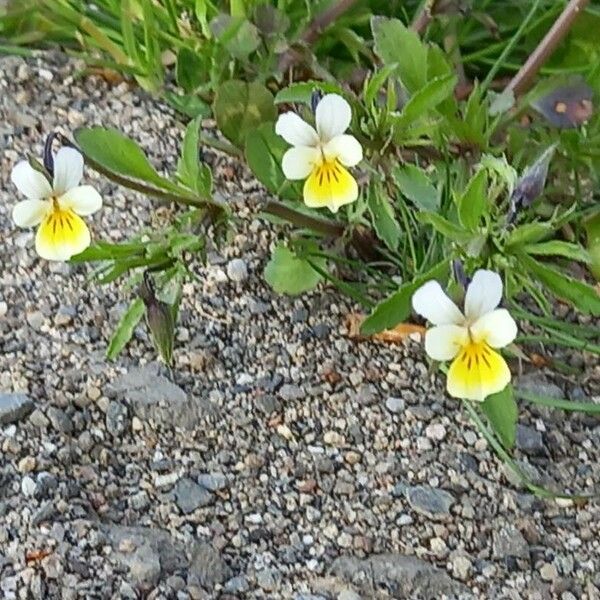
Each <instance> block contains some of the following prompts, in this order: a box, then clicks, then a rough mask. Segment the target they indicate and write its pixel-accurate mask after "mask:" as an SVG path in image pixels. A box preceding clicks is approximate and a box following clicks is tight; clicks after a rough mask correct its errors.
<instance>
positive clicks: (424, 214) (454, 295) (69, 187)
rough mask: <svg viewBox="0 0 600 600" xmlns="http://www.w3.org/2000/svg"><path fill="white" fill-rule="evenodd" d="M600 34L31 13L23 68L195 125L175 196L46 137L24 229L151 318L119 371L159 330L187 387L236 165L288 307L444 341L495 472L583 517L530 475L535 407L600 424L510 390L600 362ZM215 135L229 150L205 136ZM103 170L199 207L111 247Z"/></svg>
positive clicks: (283, 12)
mask: <svg viewBox="0 0 600 600" xmlns="http://www.w3.org/2000/svg"><path fill="white" fill-rule="evenodd" d="M0 14H1V13H0ZM598 24H600V6H598V5H597V4H595V3H593V2H584V1H581V0H580V1H574V0H572V1H570V2H555V1H546V2H544V1H542V0H534V1H528V2H508V3H506V2H502V3H500V2H482V3H476V4H475V3H473V5H469V4H468V3H461V2H456V3H454V2H445V1H438V2H436V1H435V0H425V1H424V2H386V3H384V2H378V1H372V2H352V1H348V0H346V1H343V0H340V1H337V2H336V1H333V2H331V1H329V2H314V3H313V2H306V3H304V2H292V1H285V0H281V1H279V2H259V1H250V0H247V1H243V0H240V1H238V2H234V1H233V0H232V1H231V2H217V1H214V2H209V1H208V0H207V1H201V0H196V1H191V0H189V1H188V0H181V1H177V0H168V1H167V0H164V1H160V2H158V1H157V2H151V1H150V0H128V1H123V2H119V1H114V0H102V1H98V2H94V3H87V2H76V1H75V0H28V1H26V2H14V3H9V4H8V8H7V9H5V13H4V14H1V16H0V36H1V48H2V49H3V50H4V51H6V52H16V53H24V54H27V53H30V52H35V51H37V49H38V48H42V49H43V48H49V47H59V48H60V49H61V50H62V51H64V52H66V53H69V54H73V55H75V56H78V57H80V58H82V59H83V60H84V61H85V62H86V64H87V65H88V66H87V68H88V69H89V70H93V71H95V72H99V73H102V74H103V75H104V76H106V77H119V78H120V77H123V78H131V79H132V80H134V81H135V82H136V83H137V85H139V86H141V87H142V88H144V89H145V90H147V91H149V92H151V93H153V94H156V95H158V96H160V97H161V98H163V99H164V101H165V102H168V103H169V104H170V105H172V106H173V107H174V108H175V109H176V110H178V111H179V112H180V114H181V118H182V120H183V121H185V122H186V123H187V128H186V132H185V137H184V139H183V140H182V145H181V154H180V158H179V162H178V165H177V170H176V172H175V173H172V174H168V175H165V174H160V173H158V172H157V171H156V170H155V168H154V167H153V166H152V165H151V164H150V162H149V161H148V159H147V158H146V157H145V155H144V153H143V151H142V150H141V149H140V148H139V147H138V146H137V144H136V143H135V142H134V141H133V140H130V139H128V138H126V137H125V136H123V135H122V134H121V133H120V132H118V131H115V130H110V129H105V128H101V127H94V128H82V129H79V130H76V131H73V132H65V133H57V132H46V133H47V134H48V138H47V143H46V151H45V153H44V156H43V157H29V158H28V159H27V161H26V162H22V163H19V164H18V165H16V166H15V169H14V171H13V182H14V183H15V185H16V187H17V188H19V190H20V191H21V192H22V193H23V195H24V196H25V197H26V200H23V201H22V202H20V203H18V204H16V205H15V209H14V213H13V217H14V221H15V223H16V225H18V226H21V227H34V226H39V228H38V230H37V234H36V249H37V251H38V254H40V256H41V257H42V258H44V259H49V260H71V261H74V262H90V263H93V265H94V270H93V277H94V278H95V280H96V281H98V282H100V283H102V284H108V283H111V282H113V281H115V280H117V279H120V278H124V279H125V280H126V283H127V289H129V290H130V291H131V293H132V295H133V296H134V299H133V300H132V301H131V304H130V306H129V308H128V310H127V311H126V312H125V314H124V315H123V317H122V319H121V322H120V324H119V326H118V328H117V330H116V331H115V334H114V336H113V338H112V339H111V341H110V343H109V345H108V355H109V357H111V358H114V357H115V356H117V355H118V353H119V352H120V351H121V350H122V349H123V347H124V346H125V344H126V343H127V342H128V340H129V338H130V337H131V335H132V333H133V331H134V328H135V327H136V325H137V323H138V322H139V321H140V320H141V319H142V318H144V316H145V317H146V320H147V322H148V326H149V328H150V330H151V332H152V335H153V339H154V341H155V344H156V348H157V351H158V352H159V353H160V355H161V356H162V358H163V360H164V361H165V362H166V363H167V364H171V361H172V356H173V335H174V330H175V327H176V319H177V310H178V303H179V297H180V295H181V287H182V285H183V284H184V283H185V282H186V281H187V280H189V279H193V278H194V277H195V276H194V274H193V272H192V271H191V270H190V269H189V262H190V257H194V258H197V257H200V258H202V256H203V255H204V252H205V251H206V249H207V247H209V246H210V245H211V244H220V243H226V242H227V236H228V234H229V233H230V232H231V230H232V228H234V227H235V219H236V216H235V215H234V214H232V211H231V209H230V207H229V206H228V205H227V202H226V200H225V201H223V200H222V199H220V198H218V197H216V196H215V195H214V194H213V189H212V175H211V172H210V169H209V167H208V166H207V165H206V164H204V163H203V161H202V153H201V149H202V147H203V146H211V147H214V148H217V149H218V150H221V151H224V152H227V153H229V154H231V155H232V156H234V157H237V158H238V159H239V160H240V161H244V162H245V163H246V165H247V166H248V168H249V169H250V170H251V171H252V173H253V174H254V176H255V177H256V178H257V179H258V180H259V181H260V182H261V183H262V184H263V185H264V187H265V188H266V190H268V192H269V194H270V195H269V197H268V199H266V200H265V202H264V205H263V207H262V216H263V217H264V218H265V219H269V220H271V221H273V222H275V223H277V224H280V225H281V232H282V233H281V240H280V243H279V244H277V245H276V246H275V247H274V248H273V251H272V256H271V259H270V260H269V262H268V264H267V265H266V268H265V278H266V280H267V282H268V283H269V284H270V285H271V286H272V287H273V289H274V290H275V291H276V292H279V293H286V294H301V293H303V292H305V291H308V290H310V289H313V288H315V287H316V286H318V285H319V284H322V283H328V284H331V285H333V286H336V287H337V288H338V289H339V290H340V292H341V293H344V294H347V295H349V296H350V297H351V298H353V299H354V300H355V301H356V302H357V303H358V304H359V305H361V306H362V307H363V310H364V311H365V313H366V315H367V316H366V318H364V320H362V321H361V323H360V333H361V335H363V336H365V337H368V336H373V335H376V334H380V332H383V331H388V332H389V331H391V332H393V331H396V332H398V331H399V329H398V328H399V327H400V328H401V327H402V326H403V325H406V324H407V322H409V323H412V324H414V323H415V322H416V319H417V318H419V317H420V318H422V319H424V320H425V322H426V323H427V327H428V329H427V331H426V333H425V334H424V340H425V350H426V352H427V354H428V355H429V357H430V358H431V360H432V367H439V368H440V369H441V370H442V371H443V372H444V373H445V374H446V378H447V390H448V393H449V394H450V395H451V396H453V397H456V398H457V402H459V401H460V402H462V404H463V406H464V407H465V410H466V411H467V412H468V413H469V415H470V416H471V418H472V419H473V421H474V422H475V423H476V425H477V426H478V427H479V429H480V430H481V432H482V433H483V435H484V436H485V437H486V439H487V440H488V442H489V443H490V444H491V445H492V447H493V448H494V449H495V450H496V452H497V453H498V454H499V455H500V456H501V458H502V459H503V460H505V461H506V462H507V463H508V464H509V465H510V466H511V467H512V468H513V469H514V470H515V471H516V472H517V473H518V475H519V476H520V477H521V478H522V479H523V480H524V481H525V483H526V484H527V485H528V486H529V488H530V489H531V490H532V491H534V492H535V493H538V494H541V495H549V496H555V495H558V496H563V495H566V496H569V494H567V493H566V492H565V493H563V492H560V491H558V492H557V491H550V490H546V489H544V488H541V487H538V486H536V485H535V484H533V483H532V482H531V481H529V479H528V478H527V475H526V474H525V473H523V472H522V471H521V470H520V469H519V467H518V466H517V464H516V463H515V462H514V461H513V460H512V459H511V456H510V449H511V448H512V446H513V445H514V441H515V427H516V422H517V418H518V407H517V402H516V400H517V399H520V400H522V401H526V402H533V403H539V404H544V405H548V406H551V407H554V408H556V409H559V410H566V411H582V412H587V413H598V412H600V407H599V406H598V405H597V404H594V403H582V402H580V403H576V402H571V401H567V400H557V399H551V398H546V397H541V396H536V395H533V394H531V393H528V392H526V391H524V390H519V389H518V388H515V389H513V386H512V384H511V379H512V377H511V373H514V372H515V371H516V370H518V369H520V368H521V365H522V364H523V363H524V362H525V363H526V362H531V361H535V360H540V357H542V359H543V360H544V361H546V362H547V363H549V364H551V365H552V366H553V368H555V369H557V370H559V371H566V372H572V369H573V368H572V367H571V366H570V365H567V364H564V363H561V362H560V360H558V359H555V358H553V348H558V347H566V348H573V349H576V350H578V351H580V352H586V353H590V354H591V355H594V356H598V355H599V354H600V329H599V328H598V326H597V323H598V321H597V318H598V317H599V316H600V293H599V287H598V278H599V277H600V206H599V204H598V199H597V192H596V189H597V184H598V173H599V171H598V168H599V162H598V161H599V159H600V119H599V118H598V115H597V112H596V111H595V110H594V99H595V98H596V96H597V94H598V92H600V70H599V67H598V65H599V64H600V61H599V60H598V59H599V57H598V52H599V50H598V47H597V44H596V43H595V40H594V31H595V29H596V28H597V27H598ZM83 75H84V73H82V76H83ZM208 117H210V118H212V119H214V121H215V122H216V125H217V128H218V131H219V135H218V136H216V135H211V134H208V133H206V131H205V130H204V129H203V128H202V120H203V119H205V118H208ZM156 135H157V136H159V135H160V133H159V132H156ZM59 147H60V149H58V148H59ZM55 151H56V153H55ZM83 159H85V162H86V164H87V166H88V167H89V168H91V169H95V170H97V171H98V172H100V173H102V174H103V175H105V176H106V177H108V178H109V179H112V180H113V181H115V182H117V183H119V184H120V185H122V186H124V187H126V188H130V189H132V190H136V191H139V192H142V193H145V194H148V195H149V196H152V197H153V198H156V199H157V201H159V202H168V203H173V204H176V205H179V207H180V209H181V210H180V211H178V212H177V213H176V216H175V217H174V219H173V222H172V224H171V226H170V227H169V228H167V229H165V230H160V231H146V230H144V231H139V232H135V234H134V236H133V237H132V239H131V240H129V241H128V242H127V243H122V244H113V243H108V242H104V241H102V240H101V239H99V240H94V241H93V242H91V240H90V235H89V231H88V229H87V227H86V225H85V222H84V221H83V220H82V218H81V217H85V216H86V215H88V214H91V213H92V212H93V211H95V210H97V209H99V208H100V205H101V200H100V199H99V198H98V197H97V193H96V192H95V191H94V190H93V189H91V188H90V187H89V186H78V184H79V180H80V179H81V175H82V168H83ZM557 306H560V307H561V317H560V318H559V317H558V316H557V313H556V307H557ZM562 307H565V308H564V310H562ZM569 492H570V493H572V492H573V491H572V490H569Z"/></svg>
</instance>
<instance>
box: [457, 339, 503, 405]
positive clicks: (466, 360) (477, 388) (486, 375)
mask: <svg viewBox="0 0 600 600" xmlns="http://www.w3.org/2000/svg"><path fill="white" fill-rule="evenodd" d="M509 382H510V369H509V368H508V365H507V364H506V361H505V360H504V359H503V358H502V356H500V354H498V352H495V351H494V350H492V349H491V348H490V347H489V346H488V345H487V344H478V343H470V344H468V345H467V346H464V347H463V349H462V350H461V351H460V353H459V354H458V356H457V357H456V358H455V359H454V360H453V361H452V364H451V365H450V369H449V370H448V380H447V389H448V393H449V394H450V395H451V396H454V397H455V398H464V399H466V400H477V401H479V402H483V401H484V400H485V399H486V398H487V396H490V395H491V394H495V393H497V392H500V391H502V390H503V389H504V388H505V387H506V386H507V385H508V383H509Z"/></svg>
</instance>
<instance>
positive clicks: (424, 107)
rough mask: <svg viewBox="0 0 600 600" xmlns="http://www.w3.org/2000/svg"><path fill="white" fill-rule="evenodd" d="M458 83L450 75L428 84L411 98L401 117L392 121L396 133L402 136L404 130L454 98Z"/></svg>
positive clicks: (437, 78) (454, 77)
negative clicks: (447, 100)
mask: <svg viewBox="0 0 600 600" xmlns="http://www.w3.org/2000/svg"><path fill="white" fill-rule="evenodd" d="M456 81H457V79H456V75H453V74H450V75H442V76H441V77H436V78H435V79H432V80H431V81H429V82H428V83H426V84H425V85H424V87H422V88H421V89H420V90H418V91H417V92H415V93H414V94H413V96H411V98H410V99H409V101H408V102H407V103H406V104H405V105H404V108H403V109H402V112H401V113H400V115H398V116H397V117H395V118H394V119H393V120H392V123H393V126H394V131H395V132H397V133H398V135H400V134H401V130H402V129H406V128H407V127H409V126H411V125H412V124H413V123H414V121H416V120H417V119H419V118H420V117H422V116H423V115H425V114H427V112H429V111H431V110H433V109H434V108H435V107H436V106H437V105H438V104H440V103H442V102H443V101H444V100H446V99H447V98H449V97H450V96H452V94H453V93H454V88H455V87H456Z"/></svg>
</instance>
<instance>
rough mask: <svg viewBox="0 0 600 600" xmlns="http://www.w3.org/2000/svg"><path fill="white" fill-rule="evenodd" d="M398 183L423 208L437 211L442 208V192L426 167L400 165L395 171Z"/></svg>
mask: <svg viewBox="0 0 600 600" xmlns="http://www.w3.org/2000/svg"><path fill="white" fill-rule="evenodd" d="M393 175H394V179H395V182H396V185H397V186H398V188H399V189H400V191H401V192H402V194H403V195H404V196H406V198H408V199H409V200H410V201H412V202H414V204H415V206H416V207H417V208H420V209H421V210H427V211H433V212H437V211H439V209H440V200H441V198H440V194H439V192H438V190H437V189H436V188H435V187H434V185H433V183H432V182H431V179H430V178H429V176H428V175H427V173H426V172H425V170H424V169H422V168H420V167H418V166H417V165H412V164H407V165H402V166H398V167H396V168H395V169H394V172H393Z"/></svg>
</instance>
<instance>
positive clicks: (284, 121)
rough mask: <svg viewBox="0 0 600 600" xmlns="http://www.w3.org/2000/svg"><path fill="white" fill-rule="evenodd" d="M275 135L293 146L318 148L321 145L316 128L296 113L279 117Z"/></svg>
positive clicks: (287, 113)
mask: <svg viewBox="0 0 600 600" xmlns="http://www.w3.org/2000/svg"><path fill="white" fill-rule="evenodd" d="M275 133H276V134H277V135H280V136H281V137H282V138H283V139H284V140H285V141H286V142H287V143H288V144H291V145H292V146H316V145H317V144H318V143H319V137H318V136H317V132H316V131H315V130H314V127H311V126H310V125H309V124H308V123H307V122H306V121H304V119H301V118H300V117H299V116H298V115H297V114H296V113H294V112H286V113H283V114H282V115H280V116H279V119H277V123H276V124H275Z"/></svg>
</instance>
